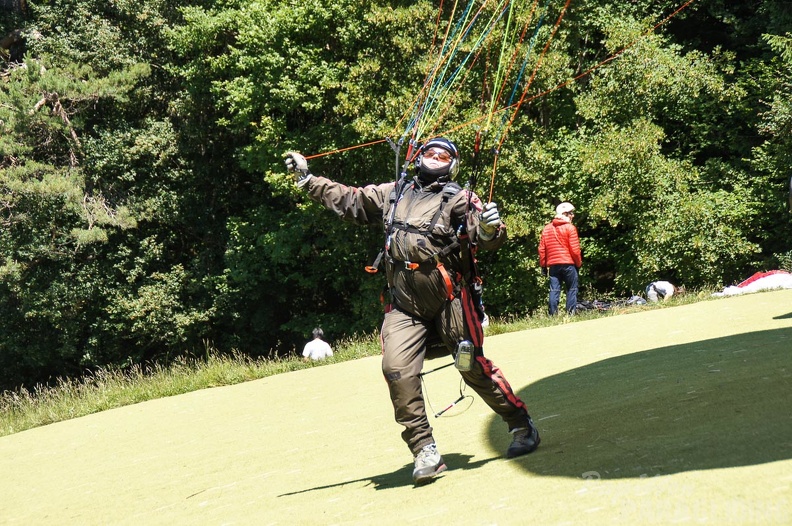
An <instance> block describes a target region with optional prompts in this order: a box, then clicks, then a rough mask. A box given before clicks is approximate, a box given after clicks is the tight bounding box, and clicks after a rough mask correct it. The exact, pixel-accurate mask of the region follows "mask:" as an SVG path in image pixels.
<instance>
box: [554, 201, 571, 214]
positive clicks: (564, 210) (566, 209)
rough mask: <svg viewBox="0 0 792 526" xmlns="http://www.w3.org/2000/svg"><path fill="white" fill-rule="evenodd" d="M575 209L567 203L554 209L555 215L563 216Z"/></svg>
mask: <svg viewBox="0 0 792 526" xmlns="http://www.w3.org/2000/svg"><path fill="white" fill-rule="evenodd" d="M574 211H575V207H574V206H573V205H572V203H570V202H569V201H564V202H563V203H561V204H560V205H558V206H557V207H556V215H559V216H560V215H561V214H565V213H567V212H574Z"/></svg>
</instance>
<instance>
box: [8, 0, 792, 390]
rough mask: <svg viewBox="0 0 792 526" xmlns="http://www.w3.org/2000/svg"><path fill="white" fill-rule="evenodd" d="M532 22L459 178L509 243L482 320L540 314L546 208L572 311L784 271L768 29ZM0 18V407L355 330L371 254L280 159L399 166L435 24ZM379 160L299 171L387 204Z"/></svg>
mask: <svg viewBox="0 0 792 526" xmlns="http://www.w3.org/2000/svg"><path fill="white" fill-rule="evenodd" d="M529 4H530V3H528V4H526V5H529ZM537 4H538V5H543V3H537ZM18 5H27V9H26V10H25V11H24V12H21V11H15V10H13V6H18ZM547 5H548V6H549V8H548V12H547V17H546V20H547V21H546V23H545V24H544V25H543V26H541V27H539V28H538V30H537V32H536V35H537V42H538V45H537V46H536V48H535V51H534V53H533V55H532V56H531V61H530V62H529V71H531V70H533V71H534V72H535V74H534V75H532V76H531V77H530V78H531V82H530V84H529V85H528V88H527V91H526V100H527V102H526V103H525V104H524V105H523V106H521V107H520V112H519V113H518V115H517V118H516V119H515V120H514V121H513V123H512V124H511V127H510V128H509V129H508V136H507V138H506V140H505V142H504V143H503V145H502V149H501V151H500V152H499V156H498V159H497V171H496V174H495V178H494V180H493V181H489V180H485V179H488V178H489V176H490V174H489V173H487V172H489V171H493V170H490V166H494V158H493V156H492V153H491V152H485V153H484V155H482V156H481V157H480V159H481V158H483V165H484V168H483V170H481V172H482V173H481V177H480V178H479V180H478V182H477V184H476V186H475V190H476V191H477V192H478V193H479V194H480V195H482V196H484V197H486V196H488V193H489V191H490V187H491V188H492V192H493V200H495V201H497V202H498V203H499V204H500V206H501V208H502V209H503V215H504V217H505V220H506V223H507V225H508V227H509V231H510V235H511V242H510V243H509V244H508V245H507V246H506V247H504V248H503V249H501V250H500V251H498V252H497V253H493V254H483V255H482V256H481V266H482V270H483V271H484V273H485V279H486V294H485V299H486V302H487V306H488V310H489V312H490V313H491V314H492V315H496V316H523V315H527V314H530V313H532V312H535V311H537V310H541V309H543V308H544V304H545V301H546V290H545V289H546V282H545V281H544V278H543V277H542V276H541V275H540V273H539V272H538V268H537V265H538V262H537V257H536V245H537V242H538V235H539V232H540V230H541V227H542V225H543V224H544V223H545V222H546V221H547V220H549V219H550V217H551V216H552V210H553V207H554V205H555V204H556V203H557V202H558V201H560V200H565V199H569V200H571V201H573V202H574V203H575V204H576V206H577V207H578V215H577V219H576V223H577V225H578V227H579V231H580V234H581V238H582V245H583V249H584V267H583V270H582V279H583V283H584V289H585V295H587V296H590V297H589V298H588V299H594V298H593V297H591V296H595V295H610V296H622V295H630V294H632V293H636V292H640V291H642V289H643V286H644V285H645V284H646V283H648V282H649V281H652V280H655V279H661V278H662V279H668V280H671V281H672V282H674V283H675V284H677V285H680V286H685V287H687V288H700V287H705V286H710V287H717V286H720V285H724V284H730V283H733V282H734V281H737V280H741V279H743V278H744V277H746V276H747V275H749V274H750V273H753V272H755V271H757V270H766V269H770V268H777V267H778V265H779V264H782V263H783V262H784V261H788V259H789V254H790V253H792V236H790V234H792V222H791V221H790V215H789V214H788V213H787V211H786V206H787V194H786V192H787V190H788V184H789V176H790V173H789V169H788V167H789V166H790V161H792V139H790V137H792V134H790V128H791V127H792V13H790V12H789V9H788V7H787V4H786V2H783V1H781V0H765V1H760V0H756V1H752V2H740V3H732V2H725V1H724V0H697V1H695V2H692V3H691V4H690V5H688V6H687V7H686V8H685V9H683V10H682V11H680V12H679V13H677V14H675V15H674V16H673V17H671V18H670V19H669V20H668V22H667V23H665V24H663V25H660V26H659V27H657V28H655V27H654V26H655V25H657V24H658V23H659V22H661V21H662V20H663V19H665V18H666V17H668V16H669V15H671V14H672V13H674V11H675V10H676V9H678V8H679V7H681V6H682V2H674V1H670V0H666V1H662V2H656V1H653V2H649V1H648V0H636V1H632V2H621V1H615V0H580V1H576V2H572V3H571V7H570V9H569V10H568V11H567V12H566V13H565V14H564V18H563V20H561V21H560V23H559V25H558V28H557V29H558V30H557V32H553V29H554V25H553V24H554V23H555V21H556V20H557V19H558V16H559V14H561V10H560V9H561V7H562V6H563V2H548V3H547ZM2 6H3V7H2V8H0V9H5V10H0V39H2V38H3V37H5V36H6V35H11V34H12V33H14V31H19V34H21V35H22V36H23V37H24V38H23V40H22V42H21V43H20V42H15V43H14V44H13V49H11V48H9V49H2V50H0V53H2V60H3V62H2V63H0V68H1V69H0V224H1V225H2V229H0V253H1V254H2V258H1V259H0V389H3V388H13V387H17V386H19V385H23V384H24V385H31V384H33V383H36V382H42V381H48V380H49V381H52V380H53V379H54V378H56V377H59V376H79V375H81V374H82V373H84V372H85V371H91V370H95V369H96V368H98V367H125V366H130V365H133V364H148V363H156V362H162V361H168V360H172V359H175V358H176V357H179V356H183V355H189V354H197V355H200V354H202V353H203V352H204V351H205V349H206V348H207V347H212V348H217V349H218V350H220V351H221V352H228V353H230V352H234V351H238V352H241V353H244V354H246V355H249V356H251V357H254V358H255V357H259V356H269V355H273V354H286V353H288V352H290V351H292V350H293V349H294V348H295V346H297V345H300V344H301V343H302V342H303V341H304V340H305V339H306V337H307V335H308V334H309V333H310V329H311V328H313V327H314V326H315V325H321V326H322V327H323V328H324V330H325V333H326V334H328V335H329V336H330V337H331V338H341V337H344V336H350V335H354V334H358V333H360V334H364V333H366V334H367V333H370V332H371V331H373V330H376V328H377V326H378V323H379V319H380V316H381V314H380V313H381V307H380V305H379V293H380V290H381V288H382V286H383V281H382V278H381V277H379V276H375V277H372V276H369V275H367V274H366V273H365V272H364V271H363V267H364V266H365V265H367V264H369V263H370V262H371V260H372V258H373V257H374V255H375V254H376V252H377V250H378V248H379V246H380V245H381V243H382V240H381V235H380V231H379V230H378V229H377V228H356V227H353V226H351V225H349V224H346V223H344V222H341V221H338V220H336V219H335V218H334V217H333V216H331V215H330V214H329V213H328V212H326V211H324V210H322V209H321V208H320V207H318V206H317V205H315V204H313V203H310V202H309V201H308V200H307V199H306V198H305V197H304V196H303V195H301V194H300V192H299V191H298V190H297V189H295V188H294V186H293V184H292V183H291V178H290V177H289V176H288V175H287V174H285V173H284V170H283V165H282V155H283V153H284V152H285V151H287V150H289V149H299V150H300V151H303V152H305V153H306V154H319V153H325V152H333V151H335V150H337V149H342V148H348V147H351V146H356V145H362V144H366V143H368V142H370V141H380V140H381V139H382V138H384V137H393V138H394V139H397V138H398V137H399V135H400V134H401V133H402V132H403V129H402V128H401V127H400V126H403V124H402V120H401V119H402V117H403V116H404V115H405V113H406V112H407V110H408V109H409V108H410V105H411V104H412V103H413V102H414V100H415V97H416V94H417V93H418V92H419V91H420V89H421V84H422V82H423V79H424V77H425V74H426V71H427V62H428V58H427V57H429V55H430V53H431V50H432V49H433V48H432V42H433V39H434V38H435V36H434V33H435V19H436V16H437V13H436V3H434V2H429V1H426V0H423V1H418V2H415V1H410V2H406V1H398V2H382V1H379V0H375V1H373V2H360V1H353V0H337V1H335V2H320V1H318V0H306V1H302V2H296V1H293V0H292V1H279V0H263V1H257V2H250V1H241V0H225V1H217V0H196V1H187V2H179V3H178V5H174V3H172V2H166V1H164V0H138V1H135V2H132V1H130V0H118V1H114V2H103V1H98V0H48V1H45V0H42V1H39V2H27V3H26V4H15V3H11V4H2ZM445 10H446V11H445V13H444V16H445V17H448V16H449V11H450V4H446V7H445ZM551 36H552V39H550V37H551ZM542 39H543V40H542ZM3 41H4V42H5V41H6V40H3ZM8 41H10V40H8ZM548 41H549V42H550V44H551V45H549V46H548V47H547V48H546V51H544V48H543V47H542V46H543V42H548ZM20 50H22V51H24V54H22V53H20ZM497 53H498V50H497V46H491V47H490V48H489V49H487V50H486V52H485V53H484V54H483V55H482V57H481V59H480V60H478V61H476V62H475V64H472V65H471V67H470V75H469V77H468V78H467V80H466V82H465V83H464V84H462V85H461V88H460V89H459V91H457V92H455V94H454V99H453V107H452V111H449V112H448V113H447V114H445V115H444V116H443V120H442V123H439V128H438V129H437V130H435V133H441V132H443V130H447V131H448V134H449V135H450V136H451V137H452V138H453V139H454V140H455V141H457V142H458V143H459V144H460V145H461V146H462V147H463V149H464V158H463V168H467V169H468V171H470V167H471V166H473V164H474V163H473V162H472V160H471V156H470V152H471V151H472V145H473V142H474V136H475V131H476V129H477V128H478V127H479V126H480V124H473V125H471V124H467V123H470V122H474V121H475V120H476V119H478V118H479V117H480V116H481V114H482V106H483V104H481V101H482V95H483V93H485V92H487V90H488V89H489V88H487V86H489V84H488V82H490V80H489V76H488V75H490V74H491V72H492V70H493V69H494V65H495V64H496V62H497ZM526 78H527V77H526ZM521 89H523V88H522V86H521ZM393 161H394V155H393V151H392V150H391V148H390V147H389V146H388V145H387V144H386V143H384V142H381V141H380V142H375V144H373V145H371V146H367V147H361V148H355V149H349V150H344V151H342V152H339V153H334V154H333V155H326V156H321V157H317V158H315V159H312V160H311V161H310V162H311V168H312V170H313V171H314V172H315V173H318V174H326V175H328V176H331V177H332V178H334V179H336V180H339V181H341V182H344V183H346V184H352V185H359V184H367V183H371V182H382V181H386V180H390V179H393V178H394V177H395V175H396V174H395V170H394V162H393ZM488 165H490V166H488ZM466 176H467V175H466V174H465V171H464V170H463V177H466Z"/></svg>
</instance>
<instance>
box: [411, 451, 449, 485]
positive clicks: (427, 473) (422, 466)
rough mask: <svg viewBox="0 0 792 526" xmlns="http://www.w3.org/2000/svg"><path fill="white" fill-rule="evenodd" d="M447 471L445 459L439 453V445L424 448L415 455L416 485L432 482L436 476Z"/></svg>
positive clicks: (414, 477)
mask: <svg viewBox="0 0 792 526" xmlns="http://www.w3.org/2000/svg"><path fill="white" fill-rule="evenodd" d="M445 470H446V465H445V462H443V457H441V456H440V452H439V451H437V445H436V444H434V443H431V444H428V445H426V446H424V447H423V448H422V449H421V450H420V451H419V452H418V453H417V454H416V455H415V469H414V470H413V480H414V481H415V484H416V485H419V486H420V485H421V484H425V483H427V482H429V481H430V480H432V479H433V478H434V477H435V476H436V475H439V474H440V473H442V472H443V471H445Z"/></svg>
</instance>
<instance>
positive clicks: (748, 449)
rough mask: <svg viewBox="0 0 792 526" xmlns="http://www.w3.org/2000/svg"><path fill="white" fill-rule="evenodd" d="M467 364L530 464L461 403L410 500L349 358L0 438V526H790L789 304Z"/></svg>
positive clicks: (395, 438)
mask: <svg viewBox="0 0 792 526" xmlns="http://www.w3.org/2000/svg"><path fill="white" fill-rule="evenodd" d="M486 353H487V355H488V356H489V357H490V358H491V359H492V360H493V361H494V362H495V363H496V364H497V365H498V366H500V367H501V369H502V370H503V371H504V373H505V374H506V377H507V378H508V379H509V381H510V382H511V384H512V386H513V387H514V388H515V390H516V391H518V392H519V394H520V395H521V396H522V397H523V399H524V400H525V401H526V403H527V404H528V407H529V410H530V411H531V414H532V415H533V417H534V420H535V422H536V423H537V424H538V427H539V429H540V431H541V433H542V445H541V446H540V448H539V450H537V451H536V452H535V453H534V454H531V455H528V456H526V457H521V458H517V459H512V460H507V459H506V458H504V456H503V453H504V451H505V448H506V447H507V445H508V443H509V439H510V437H509V435H508V434H507V433H506V428H505V425H504V424H503V423H502V422H501V421H500V420H499V419H497V418H496V417H495V415H493V414H492V413H491V412H490V411H489V409H488V408H487V407H486V406H485V405H484V404H483V403H482V402H481V400H480V399H478V397H476V396H475V395H472V396H469V397H466V398H465V399H464V400H463V401H462V402H461V403H459V404H457V405H456V406H455V407H453V408H452V409H450V410H449V411H448V412H447V413H445V414H444V415H443V416H441V417H439V418H432V417H430V420H431V422H432V425H433V427H434V431H435V438H436V440H437V442H438V445H439V447H440V449H441V452H442V453H443V455H444V457H445V460H446V463H447V464H448V466H449V470H448V471H447V472H446V473H444V474H443V475H442V476H440V477H439V478H438V479H437V480H436V481H435V482H433V483H432V484H429V485H427V486H424V487H420V488H416V487H414V486H413V484H412V480H411V471H412V461H411V460H412V459H411V457H410V455H409V452H408V451H407V449H406V447H405V446H404V444H403V443H402V442H401V439H400V437H399V433H400V428H399V426H398V425H397V424H395V423H394V422H393V418H392V409H391V407H390V402H389V400H388V396H387V389H386V386H385V384H384V381H383V380H382V377H381V373H380V371H379V357H377V356H365V357H361V358H359V359H354V360H349V361H343V360H339V361H337V362H336V363H330V364H327V365H322V366H318V367H316V366H314V367H308V368H304V369H300V370H295V371H291V372H284V373H281V374H276V375H271V376H267V377H265V378H262V379H257V380H251V381H245V382H242V383H237V384H235V385H228V386H223V387H215V388H207V389H200V390H197V391H193V392H187V393H184V394H178V395H175V396H168V397H165V398H157V399H153V400H150V401H145V402H141V403H137V404H133V405H127V406H124V407H117V408H114V409H110V410H106V411H102V412H98V413H94V414H88V415H86V416H82V417H79V418H74V419H70V420H65V421H61V422H56V423H53V424H50V425H45V426H40V427H35V428H31V429H27V430H24V431H21V432H16V433H13V434H10V435H7V436H4V437H0V472H2V473H3V474H4V475H5V476H4V477H3V479H2V481H0V495H2V501H3V502H2V506H0V524H25V525H28V524H58V525H61V524H411V523H421V524H425V523H430V522H431V523H441V524H476V525H477V524H487V525H491V524H501V525H507V524H528V523H540V524H672V523H674V524H677V523H678V524H719V525H720V524H790V523H792V411H790V407H792V291H774V292H765V293H757V294H751V295H745V296H737V297H728V298H722V299H717V300H713V301H702V302H696V303H691V304H686V305H680V306H675V307H670V308H651V309H643V310H640V311H638V312H634V313H631V314H628V315H621V316H607V317H596V318H591V319H587V320H583V321H577V322H575V323H561V324H555V325H552V326H547V327H543V328H536V329H526V330H522V331H517V332H506V333H502V334H497V335H494V336H490V337H488V338H487V342H486ZM449 361H450V358H448V357H443V356H439V357H433V358H431V359H430V360H428V361H427V363H426V366H425V369H427V370H428V369H432V368H435V367H438V366H441V365H444V364H446V363H448V362H449ZM425 380H426V382H425V394H426V396H427V399H428V401H429V403H430V405H431V409H432V410H433V412H436V411H439V410H440V409H442V408H443V407H445V406H446V405H448V404H449V403H450V402H451V401H453V400H455V399H457V398H458V397H459V395H460V390H461V386H460V383H459V376H458V374H457V373H456V371H455V370H454V369H453V368H446V369H442V370H440V371H437V372H434V373H431V374H429V375H427V376H426V377H425ZM462 394H470V393H469V392H468V391H464V390H463V391H462Z"/></svg>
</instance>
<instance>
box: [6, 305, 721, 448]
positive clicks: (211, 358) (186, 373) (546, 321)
mask: <svg viewBox="0 0 792 526" xmlns="http://www.w3.org/2000/svg"><path fill="white" fill-rule="evenodd" d="M709 297H710V293H709V292H707V291H703V292H700V293H698V294H691V293H687V294H682V295H680V296H675V297H673V298H671V299H670V300H669V301H667V302H664V303H657V304H650V305H643V306H637V305H634V306H627V307H615V308H611V309H608V310H603V311H597V310H592V311H584V312H580V313H578V314H577V315H576V316H557V317H550V316H547V315H541V314H540V315H535V316H531V317H526V318H520V319H504V320H490V325H489V327H488V328H487V335H495V334H503V333H507V332H514V331H522V330H527V329H535V328H541V327H547V326H551V325H557V324H563V323H574V322H578V321H584V320H589V319H594V318H599V317H603V316H615V315H620V314H625V313H628V312H638V311H641V310H647V309H656V308H666V307H673V306H676V305H682V304H686V303H693V302H695V301H699V300H701V299H706V298H709ZM334 347H335V349H334V355H333V356H332V357H331V358H328V359H326V360H323V361H321V362H305V361H303V360H302V358H301V357H300V356H288V357H285V358H275V359H272V358H261V359H251V358H249V357H247V356H245V355H243V354H241V353H237V354H234V355H231V356H229V355H223V354H220V353H216V352H212V351H209V352H207V355H206V356H205V357H203V358H201V359H186V358H185V359H180V360H178V361H176V362H175V363H173V364H170V365H168V366H167V367H163V366H154V367H153V368H150V369H147V370H144V369H143V368H141V367H139V366H134V367H131V368H129V369H125V370H119V369H100V370H98V371H96V372H94V373H92V374H89V375H86V376H84V377H82V378H79V379H65V380H60V381H58V382H57V383H56V384H55V385H54V386H44V385H39V386H36V387H35V388H33V389H32V390H28V389H26V388H21V389H18V390H16V391H6V392H3V393H2V394H0V436H6V435H10V434H13V433H18V432H20V431H24V430H27V429H31V428H34V427H39V426H43V425H47V424H51V423H54V422H59V421H62V420H68V419H71V418H77V417H80V416H85V415H89V414H92V413H98V412H100V411H104V410H107V409H113V408H116V407H122V406H125V405H131V404H136V403H139V402H145V401H147V400H153V399H155V398H163V397H166V396H173V395H178V394H183V393H187V392H191V391H196V390H199V389H206V388H209V387H218V386H223V385H233V384H237V383H241V382H247V381H250V380H257V379H260V378H265V377H268V376H273V375H276V374H280V373H285V372H290V371H296V370H299V369H305V368H308V367H319V366H324V365H327V364H330V363H339V362H344V361H348V360H355V359H359V358H364V357H367V356H374V355H377V354H380V345H379V336H378V335H377V334H368V335H362V336H356V337H353V338H350V339H347V340H343V341H338V342H334Z"/></svg>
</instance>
